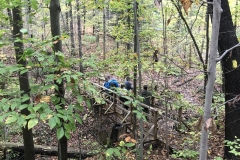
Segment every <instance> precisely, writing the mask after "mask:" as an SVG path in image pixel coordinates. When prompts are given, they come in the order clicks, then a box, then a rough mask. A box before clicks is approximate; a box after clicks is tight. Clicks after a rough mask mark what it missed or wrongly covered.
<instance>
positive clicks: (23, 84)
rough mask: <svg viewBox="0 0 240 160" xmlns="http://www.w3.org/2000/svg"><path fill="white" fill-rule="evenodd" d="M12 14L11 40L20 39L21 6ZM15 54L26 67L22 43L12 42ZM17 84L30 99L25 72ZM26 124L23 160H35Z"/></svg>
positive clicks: (30, 132)
mask: <svg viewBox="0 0 240 160" xmlns="http://www.w3.org/2000/svg"><path fill="white" fill-rule="evenodd" d="M12 14H13V38H14V39H16V38H18V39H22V34H21V32H20V30H21V29H22V28H23V21H22V13H21V6H16V7H14V8H13V10H12ZM14 47H15V53H16V61H17V63H18V64H19V65H21V66H23V67H26V65H27V62H26V60H24V59H22V55H23V42H21V41H17V42H16V41H14ZM19 84H20V91H21V92H23V93H22V94H21V96H23V95H24V94H27V95H28V96H29V97H30V94H29V91H30V85H29V80H28V72H25V73H23V74H21V75H20V73H19ZM23 104H30V99H29V100H27V101H25V102H23ZM21 114H22V115H26V116H28V115H29V114H30V112H29V111H28V109H27V108H25V109H23V110H21ZM27 126H28V122H27V124H26V126H25V127H23V128H22V131H23V142H24V159H25V160H35V153H34V142H33V134H32V129H28V127H27Z"/></svg>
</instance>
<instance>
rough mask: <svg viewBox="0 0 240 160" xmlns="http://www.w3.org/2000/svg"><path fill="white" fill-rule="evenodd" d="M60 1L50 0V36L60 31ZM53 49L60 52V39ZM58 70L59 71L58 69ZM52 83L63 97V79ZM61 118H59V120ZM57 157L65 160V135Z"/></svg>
mask: <svg viewBox="0 0 240 160" xmlns="http://www.w3.org/2000/svg"><path fill="white" fill-rule="evenodd" d="M60 11H61V8H60V3H59V0H51V2H50V22H51V32H52V36H53V37H56V36H60V35H61V32H60V21H59V18H60V17H59V15H60ZM53 50H54V52H55V53H56V52H62V41H61V40H58V42H57V43H55V44H54V46H53ZM58 61H59V60H58V59H57V62H56V65H57V63H58ZM59 72H60V71H59ZM59 72H58V73H55V74H60V73H59ZM54 84H56V85H57V86H58V90H55V95H56V96H57V97H59V98H60V99H63V98H64V85H63V81H62V82H61V83H57V82H56V81H54ZM59 105H60V106H61V107H62V108H64V104H63V103H62V102H61V101H60V102H59ZM62 121H63V120H62V119H61V122H62ZM58 152H59V153H58V159H59V160H67V158H68V157H67V138H66V136H63V137H62V138H60V139H59V142H58Z"/></svg>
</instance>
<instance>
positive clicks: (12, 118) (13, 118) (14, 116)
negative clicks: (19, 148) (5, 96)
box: [5, 115, 18, 124]
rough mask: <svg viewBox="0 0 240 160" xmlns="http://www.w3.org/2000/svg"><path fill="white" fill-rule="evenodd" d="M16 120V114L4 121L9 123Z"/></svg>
mask: <svg viewBox="0 0 240 160" xmlns="http://www.w3.org/2000/svg"><path fill="white" fill-rule="evenodd" d="M17 120H18V115H12V116H9V117H8V118H7V119H6V122H5V123H6V124H10V123H13V122H16V121H17Z"/></svg>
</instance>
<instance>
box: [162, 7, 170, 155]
mask: <svg viewBox="0 0 240 160" xmlns="http://www.w3.org/2000/svg"><path fill="white" fill-rule="evenodd" d="M166 17H167V15H165V14H164V10H163V7H162V22H163V23H162V24H163V52H164V56H165V58H164V65H166V66H167V65H168V64H167V58H166V57H167V28H166V27H167V25H166ZM164 88H165V89H168V80H167V73H165V74H164ZM164 102H165V104H164V107H165V114H166V119H165V133H164V134H165V138H166V139H165V143H166V150H167V152H166V158H168V157H169V144H168V125H167V123H168V119H167V116H168V98H167V97H165V98H164Z"/></svg>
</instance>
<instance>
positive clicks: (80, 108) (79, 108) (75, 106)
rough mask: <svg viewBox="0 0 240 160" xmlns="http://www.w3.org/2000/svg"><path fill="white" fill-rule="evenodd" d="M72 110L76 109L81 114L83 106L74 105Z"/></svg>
mask: <svg viewBox="0 0 240 160" xmlns="http://www.w3.org/2000/svg"><path fill="white" fill-rule="evenodd" d="M74 108H76V109H78V110H79V111H82V112H83V106H81V105H80V104H79V103H76V104H75V105H74Z"/></svg>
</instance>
